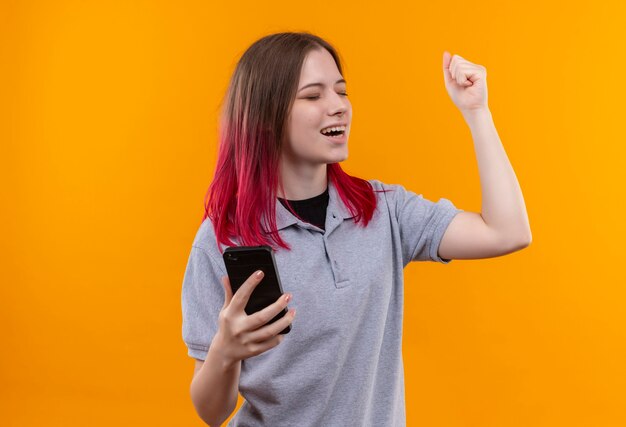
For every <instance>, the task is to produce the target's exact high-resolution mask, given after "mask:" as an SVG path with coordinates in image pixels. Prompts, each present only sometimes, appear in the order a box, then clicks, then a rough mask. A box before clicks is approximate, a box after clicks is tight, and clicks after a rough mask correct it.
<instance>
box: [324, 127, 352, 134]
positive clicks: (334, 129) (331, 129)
mask: <svg viewBox="0 0 626 427" xmlns="http://www.w3.org/2000/svg"><path fill="white" fill-rule="evenodd" d="M340 130H341V131H344V132H345V131H346V127H345V126H333V127H329V128H325V129H322V131H321V132H322V133H324V134H326V133H328V132H331V131H340Z"/></svg>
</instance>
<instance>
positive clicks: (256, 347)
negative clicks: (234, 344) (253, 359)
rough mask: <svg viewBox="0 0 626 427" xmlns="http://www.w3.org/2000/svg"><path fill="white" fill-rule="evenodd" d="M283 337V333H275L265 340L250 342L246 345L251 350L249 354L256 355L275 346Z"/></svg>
mask: <svg viewBox="0 0 626 427" xmlns="http://www.w3.org/2000/svg"><path fill="white" fill-rule="evenodd" d="M283 339H285V337H284V335H277V336H275V337H274V338H272V339H269V340H267V341H263V342H261V343H251V344H249V345H248V350H249V351H251V355H250V356H256V355H258V354H261V353H264V352H266V351H267V350H269V349H270V348H274V347H276V346H277V345H278V344H280V343H281V342H283Z"/></svg>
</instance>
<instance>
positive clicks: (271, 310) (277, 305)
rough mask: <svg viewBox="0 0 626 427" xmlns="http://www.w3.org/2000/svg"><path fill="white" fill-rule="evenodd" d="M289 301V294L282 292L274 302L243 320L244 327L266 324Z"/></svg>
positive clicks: (251, 328) (249, 328)
mask: <svg viewBox="0 0 626 427" xmlns="http://www.w3.org/2000/svg"><path fill="white" fill-rule="evenodd" d="M289 301H291V294H283V295H281V297H280V298H278V299H277V300H276V301H275V302H273V303H272V304H270V305H268V306H267V307H265V308H264V309H263V310H259V311H257V312H256V313H252V314H251V315H250V316H248V318H247V319H246V321H245V325H246V326H245V328H246V329H248V330H255V329H257V328H258V327H259V326H263V325H265V324H267V322H269V321H270V320H272V319H273V318H274V317H276V315H278V313H280V312H281V311H282V310H283V309H284V308H285V307H287V304H289Z"/></svg>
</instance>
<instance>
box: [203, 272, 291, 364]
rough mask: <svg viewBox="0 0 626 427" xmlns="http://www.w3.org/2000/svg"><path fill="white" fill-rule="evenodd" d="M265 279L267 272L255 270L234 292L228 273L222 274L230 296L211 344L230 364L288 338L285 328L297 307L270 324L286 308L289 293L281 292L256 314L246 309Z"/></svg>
mask: <svg viewBox="0 0 626 427" xmlns="http://www.w3.org/2000/svg"><path fill="white" fill-rule="evenodd" d="M262 279H263V275H261V276H258V275H256V274H255V273H253V274H252V275H251V276H249V277H248V279H247V280H246V281H244V283H242V284H241V286H239V287H238V289H237V291H236V292H235V293H234V295H233V292H232V289H231V283H230V280H229V278H228V276H224V277H222V284H223V286H224V291H225V292H226V298H225V300H224V305H223V307H222V310H221V311H220V314H219V328H218V331H217V334H216V335H215V337H214V338H213V342H212V343H211V346H217V349H218V351H219V353H220V354H221V356H222V357H223V358H224V360H225V361H226V362H227V363H228V364H229V365H232V364H234V363H236V362H238V361H240V360H243V359H247V358H249V357H252V356H256V355H258V354H261V353H264V352H266V351H267V350H269V349H271V348H274V347H276V346H277V345H278V344H280V343H281V342H282V341H283V339H284V335H283V334H281V331H283V330H285V329H286V328H289V327H290V326H289V325H290V324H291V322H292V321H293V318H294V317H295V315H296V311H295V310H289V312H288V313H287V314H286V315H284V316H282V318H280V319H279V320H277V321H275V322H273V323H269V324H267V323H268V322H269V321H270V320H271V319H274V318H276V317H277V316H278V315H279V314H280V313H281V312H282V311H285V308H286V307H287V304H288V302H289V299H287V298H286V297H287V296H291V295H289V294H285V295H281V296H280V297H279V298H278V299H277V300H276V301H275V302H274V303H272V304H270V305H269V306H267V307H265V308H263V309H261V310H260V311H257V312H255V313H253V314H250V315H248V314H247V313H246V312H245V307H246V305H247V304H248V302H249V299H250V295H252V292H253V291H254V289H255V288H256V287H257V285H258V284H259V283H261V281H262Z"/></svg>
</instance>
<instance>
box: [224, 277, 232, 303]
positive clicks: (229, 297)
mask: <svg viewBox="0 0 626 427" xmlns="http://www.w3.org/2000/svg"><path fill="white" fill-rule="evenodd" d="M222 286H223V287H224V305H223V306H222V310H223V309H225V308H226V307H228V304H230V301H231V300H232V299H233V289H232V288H231V287H230V280H228V276H222Z"/></svg>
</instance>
